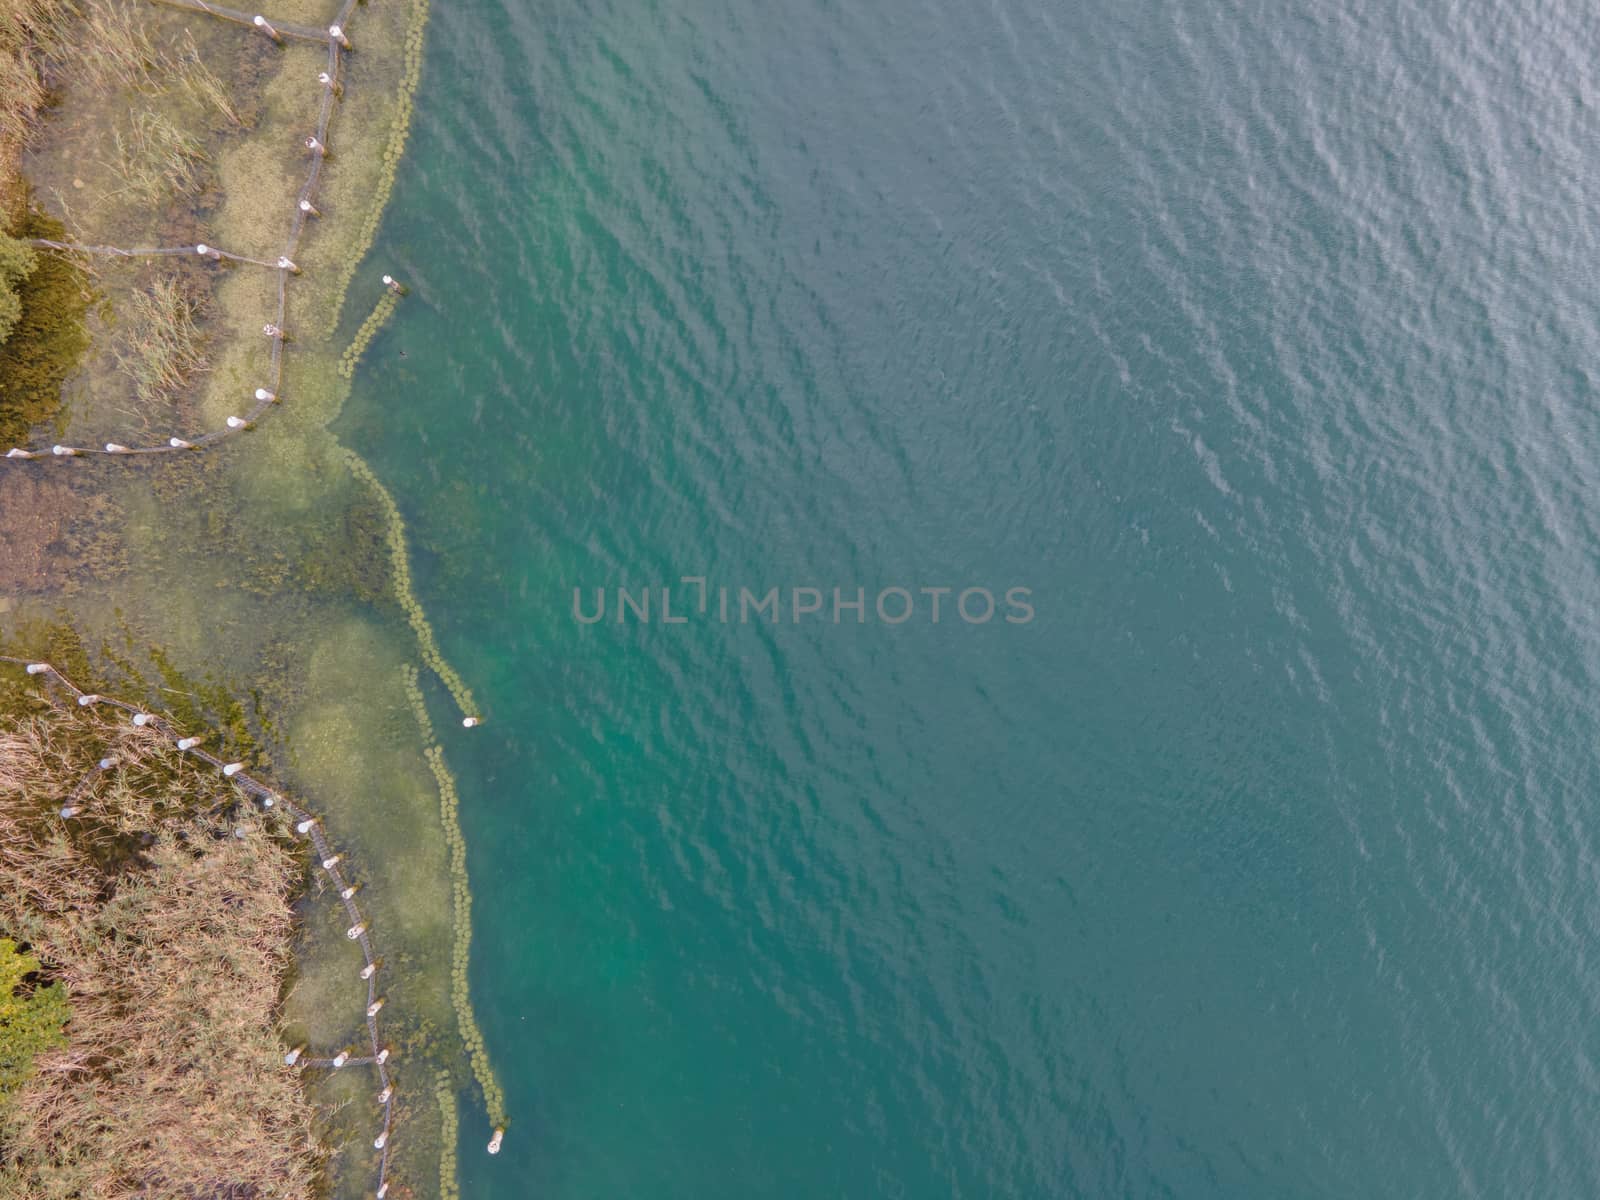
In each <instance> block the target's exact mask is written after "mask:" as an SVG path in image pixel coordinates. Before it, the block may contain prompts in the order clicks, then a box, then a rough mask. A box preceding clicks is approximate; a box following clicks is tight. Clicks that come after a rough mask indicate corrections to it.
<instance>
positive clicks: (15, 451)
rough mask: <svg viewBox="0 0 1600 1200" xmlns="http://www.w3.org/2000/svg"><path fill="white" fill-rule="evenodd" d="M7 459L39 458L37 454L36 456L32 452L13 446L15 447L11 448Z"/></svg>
mask: <svg viewBox="0 0 1600 1200" xmlns="http://www.w3.org/2000/svg"><path fill="white" fill-rule="evenodd" d="M6 457H7V458H38V457H39V456H38V455H37V454H35V453H34V452H33V451H32V450H23V449H22V448H20V447H18V446H13V447H11V449H9V450H7V451H6Z"/></svg>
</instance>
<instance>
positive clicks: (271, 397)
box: [256, 388, 278, 403]
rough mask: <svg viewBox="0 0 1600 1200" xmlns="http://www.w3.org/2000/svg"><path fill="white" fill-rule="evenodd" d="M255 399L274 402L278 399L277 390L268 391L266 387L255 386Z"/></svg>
mask: <svg viewBox="0 0 1600 1200" xmlns="http://www.w3.org/2000/svg"><path fill="white" fill-rule="evenodd" d="M256 399H257V400H260V401H265V402H272V403H275V402H276V401H277V399H278V393H277V392H269V391H267V389H266V388H257V389H256Z"/></svg>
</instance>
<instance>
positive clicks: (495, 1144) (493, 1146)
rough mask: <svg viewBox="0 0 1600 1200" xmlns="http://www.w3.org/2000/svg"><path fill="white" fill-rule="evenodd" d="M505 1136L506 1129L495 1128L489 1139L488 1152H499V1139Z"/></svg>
mask: <svg viewBox="0 0 1600 1200" xmlns="http://www.w3.org/2000/svg"><path fill="white" fill-rule="evenodd" d="M505 1136H506V1131H505V1130H504V1129H496V1130H495V1131H494V1136H493V1137H492V1138H490V1139H489V1153H490V1154H499V1153H500V1140H501V1139H502V1138H504V1137H505Z"/></svg>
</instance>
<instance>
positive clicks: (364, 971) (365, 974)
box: [361, 962, 378, 979]
mask: <svg viewBox="0 0 1600 1200" xmlns="http://www.w3.org/2000/svg"><path fill="white" fill-rule="evenodd" d="M377 969H378V964H377V963H375V962H369V963H368V964H367V965H366V966H364V967H362V968H361V978H363V979H371V978H372V973H373V972H374V971H376V970H377Z"/></svg>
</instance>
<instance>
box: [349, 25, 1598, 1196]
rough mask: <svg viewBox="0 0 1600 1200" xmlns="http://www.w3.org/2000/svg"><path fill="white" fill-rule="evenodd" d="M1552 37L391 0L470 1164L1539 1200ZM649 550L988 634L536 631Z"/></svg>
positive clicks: (955, 1187) (1557, 217)
mask: <svg viewBox="0 0 1600 1200" xmlns="http://www.w3.org/2000/svg"><path fill="white" fill-rule="evenodd" d="M1583 15H1584V13H1583V10H1582V9H1580V8H1579V7H1578V6H1576V5H1571V4H1566V3H1536V4H1532V5H1525V6H1521V7H1517V8H1506V7H1503V6H1495V7H1491V6H1489V5H1487V4H1483V3H1469V4H1467V5H1465V6H1457V7H1456V8H1455V9H1453V10H1452V11H1451V12H1450V13H1449V14H1445V13H1443V12H1438V13H1435V12H1432V11H1428V10H1420V9H1417V8H1415V7H1414V6H1408V5H1401V4H1398V3H1395V2H1394V0H1361V2H1359V3H1355V4H1352V5H1347V6H1342V7H1341V8H1340V9H1339V10H1338V11H1333V10H1328V11H1327V12H1323V11H1322V10H1314V11H1308V10H1304V9H1302V8H1293V7H1290V6H1286V5H1281V4H1274V3H1268V2H1261V3H1253V4H1247V3H1223V2H1215V0H1207V2H1204V3H1200V4H1198V5H1195V4H1190V5H1154V4H1148V3H1135V4H1133V5H1131V6H1130V5H1125V4H1119V5H1113V4H1110V3H1106V2H1104V0H1090V2H1087V3H1078V4H1074V5H1070V6H1067V7H1065V8H1062V7H1061V6H1048V5H1039V4H1035V3H1018V2H1015V0H999V2H997V3H993V4H987V5H980V6H976V7H974V6H971V5H961V4H954V3H935V4H929V5H925V6H923V7H921V8H918V9H916V10H914V11H911V10H905V9H901V8H895V7H894V6H888V7H885V6H860V5H848V4H845V5H840V4H837V3H831V2H822V0H801V2H800V3H797V4H792V5H787V6H784V7H783V8H773V7H770V6H769V7H766V8H756V9H751V8H749V7H747V6H737V5H731V4H725V3H693V4H691V3H683V2H681V0H656V2H654V3H648V4H645V5H643V6H639V5H626V6H623V5H617V4H611V3H607V2H604V0H602V2H600V3H597V4H592V5H585V6H581V7H574V6H571V5H564V4H555V3H550V2H549V0H538V2H537V3H534V4H531V5H522V6H516V7H503V6H501V5H499V4H497V3H488V2H481V0H475V2H474V3H470V4H464V5H456V6H448V7H446V8H444V9H442V10H440V11H438V12H436V14H435V17H434V24H433V26H432V27H431V29H430V40H429V45H428V58H427V72H426V76H425V83H424V90H423V94H422V103H421V107H420V109H419V115H418V120H417V125H416V129H415V141H414V143H413V150H412V153H411V155H410V156H409V157H408V159H407V161H406V164H405V166H404V168H403V170H402V174H401V180H400V186H399V189H398V191H397V202H396V204H395V206H394V207H393V208H392V209H391V210H390V215H389V219H388V222H387V224H386V227H385V230H384V234H383V237H382V239H381V240H380V245H379V254H378V257H380V258H383V259H384V261H385V262H392V263H396V264H399V266H400V269H401V270H400V273H403V274H404V275H405V276H406V277H407V278H408V279H410V280H411V281H412V282H413V295H412V297H411V298H410V299H409V300H408V301H407V302H406V303H405V304H403V305H402V306H401V310H400V313H399V315H398V316H397V318H396V321H395V323H394V324H393V325H392V326H391V327H390V329H389V330H388V331H387V332H385V333H384V334H383V335H381V336H380V337H379V339H378V340H377V341H376V342H375V343H374V345H373V347H372V350H371V352H370V353H369V356H368V359H367V365H366V366H365V367H364V368H363V372H362V374H361V375H360V376H359V377H358V380H357V387H356V392H355V395H354V397H353V399H352V402H351V404H350V406H349V407H348V408H347V410H346V413H345V417H344V422H343V432H344V433H345V435H346V436H347V437H348V439H349V440H350V441H351V442H352V443H353V444H354V445H355V446H356V447H357V448H358V449H359V450H361V451H362V452H363V453H367V454H369V456H370V458H371V461H372V462H373V464H374V466H375V468H376V469H377V471H378V473H379V474H380V475H381V476H382V477H383V478H384V479H385V481H386V482H387V483H388V484H389V485H390V486H391V488H392V489H393V490H394V492H395V494H396V496H397V498H398V499H399V500H400V502H401V506H402V508H403V509H404V510H405V511H406V513H407V516H408V518H409V520H410V521H411V523H412V530H413V536H414V539H415V542H416V545H417V549H418V554H417V579H418V591H419V594H421V596H422V598H423V600H424V602H425V603H426V604H427V605H428V606H429V608H430V610H431V611H432V613H433V615H434V617H435V622H436V624H437V626H438V628H439V631H440V635H441V640H442V642H443V644H444V648H445V651H446V653H447V654H448V655H449V656H450V657H451V658H452V659H453V660H454V661H455V662H456V663H457V665H458V666H459V667H460V668H461V669H462V673H463V675H464V676H465V677H466V678H468V679H469V680H470V681H471V683H472V685H473V687H474V688H475V689H476V690H477V692H478V694H479V697H480V699H481V701H482V702H483V705H484V707H485V709H486V711H487V713H488V715H489V717H490V722H489V724H488V725H487V726H486V727H485V729H484V730H482V731H481V733H482V737H481V739H479V740H477V741H474V742H473V743H472V750H471V752H470V753H467V754H464V755H462V754H457V755H455V756H454V759H453V761H454V764H455V766H456V767H457V769H458V773H459V774H460V776H461V784H462V789H461V790H462V797H463V812H462V818H463V822H464V825H465V829H466V834H467V838H468V842H469V845H470V847H471V866H472V870H473V875H474V886H475V890H476V892H477V894H478V897H479V912H478V923H477V943H476V949H475V953H476V960H475V971H474V979H473V982H474V987H475V990H476V992H477V994H478V996H479V998H480V1007H481V1008H482V1010H483V1011H482V1017H483V1024H484V1028H485V1033H486V1035H487V1037H488V1040H489V1042H490V1044H491V1046H492V1047H493V1048H495V1050H496V1051H497V1053H498V1054H499V1058H500V1062H499V1065H500V1069H501V1075H502V1078H503V1080H504V1082H505V1084H506V1086H507V1092H508V1098H509V1102H510V1107H511V1110H512V1112H513V1114H514V1117H515V1118H516V1120H515V1124H514V1126H513V1131H512V1135H511V1136H510V1137H509V1138H508V1140H507V1143H506V1150H505V1152H504V1153H503V1154H502V1155H501V1156H500V1157H499V1158H498V1159H494V1160H490V1159H488V1158H486V1157H485V1156H484V1155H483V1154H482V1152H481V1148H480V1146H479V1145H478V1143H479V1141H480V1140H481V1139H480V1137H479V1134H478V1131H477V1130H476V1128H475V1127H474V1124H473V1122H472V1121H471V1120H470V1119H469V1120H467V1121H466V1122H465V1123H464V1127H463V1140H464V1142H465V1143H467V1144H466V1146H465V1148H464V1154H463V1160H462V1164H463V1176H464V1194H466V1195H468V1196H472V1197H502V1196H503V1197H512V1196H525V1195H539V1196H546V1197H588V1196H598V1195H608V1196H649V1197H653V1198H662V1197H676V1196H682V1197H696V1198H701V1197H705V1196H732V1195H767V1196H794V1197H811V1196H817V1195H849V1196H909V1197H923V1196H934V1195H969V1196H980V1195H982V1196H987V1195H1017V1196H1071V1195H1082V1196H1105V1195H1138V1196H1145V1195H1153V1194H1175V1195H1182V1196H1186V1197H1192V1196H1207V1195H1216V1196H1230V1197H1237V1196H1279V1195H1286V1194H1292V1195H1338V1196H1348V1195H1488V1196H1501V1195H1545V1196H1568V1195H1586V1194H1591V1193H1592V1192H1593V1191H1594V1190H1595V1189H1596V1187H1597V1186H1600V1146H1597V1145H1596V1141H1595V1138H1594V1135H1593V1133H1592V1130H1593V1129H1594V1128H1595V1125H1596V1118H1597V1116H1600V1112H1597V1109H1600V1102H1597V1090H1596V1086H1595V1076H1594V1065H1593V1059H1594V1054H1595V1047H1594V1045H1593V1037H1592V1034H1591V1033H1590V1032H1589V1031H1590V1030H1591V1029H1592V1028H1593V1027H1594V1024H1595V1022H1594V1018H1595V1015H1596V1013H1595V1008H1596V1000H1595V997H1596V996H1597V995H1600V991H1597V988H1596V983H1597V982H1600V981H1597V980H1596V978H1595V970H1594V967H1593V964H1592V963H1591V962H1590V961H1589V955H1588V954H1587V953H1586V951H1585V949H1584V947H1585V945H1586V943H1587V939H1588V936H1589V933H1590V930H1591V929H1592V928H1593V925H1594V922H1595V920H1596V917H1597V915H1600V913H1597V901H1596V887H1595V883H1596V874H1597V870H1596V863H1597V859H1596V848H1597V847H1596V831H1595V828H1594V822H1593V821H1592V820H1591V819H1590V815H1589V811H1588V808H1589V806H1588V804H1587V802H1586V801H1587V798H1588V797H1589V796H1591V795H1593V794H1594V793H1595V791H1596V787H1597V785H1600V778H1597V771H1596V767H1595V762H1594V758H1593V755H1592V753H1591V745H1592V743H1591V740H1590V739H1591V738H1592V735H1593V729H1594V717H1595V703H1594V700H1593V698H1592V696H1593V684H1594V680H1595V677H1596V674H1597V672H1600V642H1597V637H1596V633H1595V629H1594V626H1593V622H1592V620H1591V616H1592V613H1593V612H1594V611H1595V610H1596V605H1597V602H1600V571H1597V567H1596V559H1595V555H1594V554H1593V549H1594V545H1595V528H1594V521H1593V518H1592V516H1591V512H1592V511H1593V506H1592V505H1590V504H1589V503H1588V501H1589V500H1591V499H1593V497H1594V493H1595V491H1596V485H1597V482H1600V464H1597V462H1596V458H1595V454H1594V452H1593V449H1592V447H1593V446H1594V445H1595V444H1596V434H1597V432H1600V430H1597V424H1600V422H1597V420H1596V416H1595V409H1594V405H1593V389H1592V387H1591V381H1590V376H1589V368H1588V364H1589V362H1590V361H1591V360H1592V359H1593V358H1594V352H1595V350H1596V348H1597V341H1600V338H1597V330H1596V326H1595V320H1594V316H1593V310H1592V305H1590V304H1589V303H1588V296H1587V295H1586V293H1585V292H1584V291H1583V290H1582V284H1583V282H1584V281H1585V280H1586V279H1587V275H1588V272H1586V271H1585V270H1584V269H1583V264H1584V263H1585V262H1586V261H1587V260H1588V259H1589V258H1590V257H1591V256H1592V254H1593V251H1594V249H1595V247H1594V239H1593V235H1592V233H1591V232H1590V231H1591V230H1592V229H1593V228H1595V227H1596V226H1595V221H1594V219H1593V218H1594V216H1595V214H1594V211H1593V210H1594V201H1593V199H1592V197H1593V196H1594V195H1595V194H1596V189H1595V188H1594V187H1593V186H1592V185H1593V184H1594V183H1595V179H1594V169H1593V167H1592V165H1591V161H1590V159H1589V158H1588V157H1587V156H1586V154H1585V151H1584V147H1585V146H1586V145H1587V144H1588V143H1589V142H1591V141H1592V140H1593V134H1594V132H1595V130H1594V125H1595V119H1594V111H1595V98H1596V79H1595V76H1594V72H1593V69H1592V67H1591V65H1590V63H1589V60H1588V59H1587V58H1586V57H1583V56H1581V55H1580V54H1579V52H1578V49H1577V48H1578V47H1579V46H1581V45H1582V44H1583V42H1582V39H1581V38H1580V36H1579V35H1580V32H1581V30H1582V29H1583V28H1584V25H1583V22H1582V17H1583ZM682 576H705V577H707V578H709V579H710V581H711V583H712V585H713V586H716V585H719V584H721V585H728V586H730V587H733V588H735V589H737V588H739V587H741V586H744V587H748V588H751V589H752V590H756V591H758V592H760V591H764V590H765V589H766V588H767V587H770V586H778V587H780V588H784V589H792V588H795V587H805V586H815V587H818V588H822V589H828V590H830V595H831V589H832V588H833V587H835V586H839V587H842V588H846V589H849V591H850V592H853V589H854V588H855V587H856V586H858V585H859V586H864V587H865V588H867V589H868V594H869V596H870V595H872V594H873V593H875V592H877V591H878V590H879V589H882V588H889V587H905V588H908V589H913V590H914V589H917V588H922V587H934V586H951V587H956V588H958V589H959V588H961V587H966V586H976V587H986V588H989V589H991V590H993V591H994V592H996V593H999V592H1002V591H1003V590H1004V589H1006V588H1009V587H1013V586H1022V587H1027V588H1030V589H1032V602H1033V605H1034V607H1035V610H1036V617H1035V619H1034V620H1032V621H1031V622H1029V623H1027V624H1020V625H1013V624H1006V623H1004V622H1003V621H1001V620H999V619H996V620H994V621H992V622H990V623H988V624H985V625H982V626H975V625H969V624H967V623H966V622H964V621H962V620H959V619H951V617H950V615H949V612H948V610H946V615H945V619H944V620H942V621H941V622H940V623H939V624H937V625H935V624H933V623H932V622H931V621H930V620H927V619H925V618H923V617H922V616H921V615H920V614H919V616H918V617H917V618H916V619H914V620H912V621H908V622H907V623H905V624H903V625H899V626H889V625H886V624H885V623H883V622H882V621H880V620H877V619H870V620H869V621H868V622H867V623H865V624H861V625H857V624H855V623H854V622H853V619H852V618H851V614H849V613H848V612H847V613H846V614H845V617H846V620H845V621H844V622H843V623H841V624H838V625H835V624H833V623H832V622H831V620H828V619H818V618H816V617H812V618H810V619H808V620H806V621H805V622H803V623H800V624H796V623H794V622H792V621H789V620H787V619H785V620H784V621H783V622H782V623H780V624H778V625H776V626H773V625H767V624H761V623H749V624H740V623H738V622H737V621H735V622H730V623H728V624H724V623H722V622H721V621H719V620H716V619H714V614H713V615H712V616H701V615H699V614H694V615H693V619H691V620H689V621H688V622H687V623H685V624H681V625H670V624H664V623H663V622H662V621H661V620H660V619H659V615H660V614H659V608H658V609H657V610H656V612H655V615H656V617H657V619H655V620H653V621H651V622H650V623H649V624H644V623H641V622H639V621H633V620H630V621H627V622H625V623H618V622H617V621H616V620H615V619H614V618H615V613H614V611H613V612H612V613H611V614H610V617H609V619H607V620H605V621H603V622H601V623H598V624H594V625H583V624H581V623H579V622H578V621H577V620H575V619H574V616H573V610H572V590H573V588H574V587H582V588H585V589H590V590H589V591H586V593H585V594H586V596H591V597H592V595H593V592H592V589H595V588H602V587H603V588H607V589H614V588H616V587H619V586H625V587H630V588H633V589H638V588H641V587H646V586H648V587H651V588H660V587H663V586H668V585H675V584H677V581H678V580H679V579H680V577H682ZM691 594H692V593H690V592H689V591H687V590H686V589H685V588H683V587H682V586H681V585H679V586H678V587H677V594H676V596H675V601H674V602H675V603H676V604H678V605H679V606H680V607H679V608H678V610H677V611H679V612H680V613H681V612H682V611H683V606H684V604H685V602H686V600H687V599H688V598H689V596H690V595H691ZM613 596H614V593H613ZM847 598H848V594H847ZM658 603H659V601H658ZM829 615H830V616H831V614H829ZM490 898H492V903H491V902H490Z"/></svg>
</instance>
